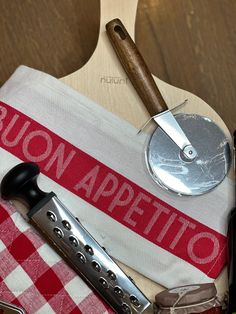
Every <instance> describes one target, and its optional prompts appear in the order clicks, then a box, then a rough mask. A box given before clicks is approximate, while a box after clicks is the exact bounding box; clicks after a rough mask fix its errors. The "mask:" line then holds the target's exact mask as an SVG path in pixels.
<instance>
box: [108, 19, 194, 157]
mask: <svg viewBox="0 0 236 314" xmlns="http://www.w3.org/2000/svg"><path fill="white" fill-rule="evenodd" d="M106 30H107V34H108V37H109V39H110V41H111V43H112V45H113V47H114V50H115V52H116V54H117V56H118V58H119V60H120V62H121V64H122V65H123V67H124V69H125V71H126V73H127V75H128V77H129V79H130V81H131V82H132V84H133V86H134V88H135V89H136V91H137V92H138V94H139V96H140V98H141V99H142V101H143V103H144V105H145V106H146V108H147V110H148V112H149V114H150V115H151V117H153V118H154V120H155V121H156V123H158V125H159V126H160V127H161V128H162V130H163V131H164V132H165V133H166V134H167V135H168V136H169V138H170V139H171V140H172V141H173V142H174V143H175V144H176V145H177V146H178V147H179V148H180V150H181V151H182V152H183V154H184V157H185V158H187V159H188V160H190V161H191V160H193V159H194V158H196V156H197V152H196V150H195V149H194V147H193V146H192V145H191V143H190V141H189V140H188V138H187V136H186V135H185V133H184V131H183V130H182V128H181V127H180V125H179V124H178V122H177V121H176V119H175V117H174V116H173V114H172V113H171V111H169V110H168V107H167V105H166V102H165V100H164V98H163V97H162V95H161V93H160V91H159V89H158V87H157V85H156V83H155V81H154V79H153V77H152V74H151V73H150V71H149V69H148V67H147V65H146V63H145V61H144V59H143V57H142V56H141V54H140V52H139V51H138V49H137V47H136V45H135V43H134V42H133V40H132V38H131V37H130V35H129V34H128V32H127V30H126V29H125V27H124V25H123V24H122V22H121V21H120V20H119V19H114V20H112V21H110V22H109V23H107V25H106Z"/></svg>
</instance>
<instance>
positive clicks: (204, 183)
mask: <svg viewBox="0 0 236 314" xmlns="http://www.w3.org/2000/svg"><path fill="white" fill-rule="evenodd" d="M106 30H107V34H108V37H109V39H110V41H111V43H112V45H113V47H114V50H115V52H116V54H117V56H118V58H119V59H120V62H121V64H122V65H123V67H124V69H125V71H126V73H127V75H128V77H129V79H130V81H131V82H132V84H133V86H134V87H135V89H136V91H137V92H138V94H139V96H140V98H141V99H142V101H143V103H144V105H145V106H146V108H147V110H148V112H149V114H150V116H151V118H152V119H153V120H154V121H155V122H156V124H157V125H158V127H156V129H155V131H154V132H153V134H152V135H151V136H150V139H149V142H148V145H147V147H146V150H145V157H146V158H145V159H146V164H147V167H148V170H149V173H150V174H151V176H152V178H153V179H154V180H155V182H157V183H159V184H160V185H161V186H162V187H163V188H165V189H168V190H171V191H174V192H176V193H177V194H180V195H201V194H204V193H206V192H209V191H210V190H212V189H213V188H214V187H216V186H217V185H218V184H220V182H222V180H223V179H224V178H225V176H226V174H227V172H228V170H229V168H230V164H231V150H230V145H229V142H228V140H227V138H226V136H225V134H224V133H223V132H222V130H221V129H220V128H219V127H218V126H217V125H216V124H215V123H214V122H213V121H212V120H211V119H209V118H208V117H204V116H200V115H197V114H177V115H175V116H174V115H173V114H172V112H171V111H170V110H169V109H168V106H167V104H166V102H165V100H164V98H163V97H162V95H161V93H160V91H159V89H158V87H157V85H156V83H155V81H154V79H153V77H152V75H151V73H150V71H149V69H148V67H147V65H146V64H145V62H144V60H143V58H142V56H141V54H140V53H139V51H138V49H137V47H136V45H135V43H134V42H133V40H132V39H131V37H130V36H129V34H128V32H127V30H126V29H125V27H124V25H123V24H122V22H121V21H120V20H119V19H114V20H112V21H110V22H109V23H107V25H106Z"/></svg>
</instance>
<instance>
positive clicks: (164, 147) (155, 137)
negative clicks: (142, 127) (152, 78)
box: [145, 114, 231, 195]
mask: <svg viewBox="0 0 236 314" xmlns="http://www.w3.org/2000/svg"><path fill="white" fill-rule="evenodd" d="M175 118H176V120H177V121H178V123H179V125H180V126H181V128H182V129H183V130H184V132H185V133H186V135H187V137H188V138H189V139H190V141H191V143H192V144H193V145H194V147H195V148H196V150H197V152H198V155H197V157H196V158H195V159H194V160H192V161H186V159H185V158H184V156H183V155H182V154H181V152H180V150H179V147H178V146H177V145H175V143H174V142H173V141H171V140H170V138H169V136H167V135H166V133H165V132H164V131H163V130H162V129H161V128H160V127H158V128H156V130H155V131H154V132H153V134H152V136H151V138H150V140H149V143H148V146H147V149H146V152H145V153H146V162H147V165H148V169H149V172H150V174H151V176H152V178H153V179H154V181H156V182H157V183H159V184H160V185H161V186H162V187H165V188H166V189H167V190H171V191H173V192H176V193H177V194H181V195H201V194H204V193H206V192H209V191H210V190H212V189H213V188H215V187H216V186H217V185H218V184H220V183H221V182H222V180H223V179H224V178H225V176H226V174H227V172H228V170H229V168H230V165H231V150H230V145H229V142H228V140H227V138H226V136H225V134H224V133H223V132H222V130H221V129H220V128H219V127H218V126H217V125H216V124H215V123H214V122H213V121H212V120H210V119H209V118H207V117H202V116H199V115H194V114H178V115H176V116H175Z"/></svg>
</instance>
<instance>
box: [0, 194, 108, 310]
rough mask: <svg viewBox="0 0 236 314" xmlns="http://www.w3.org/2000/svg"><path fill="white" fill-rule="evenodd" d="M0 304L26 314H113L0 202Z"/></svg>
mask: <svg viewBox="0 0 236 314" xmlns="http://www.w3.org/2000/svg"><path fill="white" fill-rule="evenodd" d="M0 300H3V301H5V302H9V303H12V304H15V305H18V306H21V307H23V308H24V309H25V311H26V313H29V314H32V313H40V314H41V313H42V314H43V313H57V314H67V313H68V314H69V313H71V314H80V313H86V314H105V313H106V314H108V313H114V312H113V311H112V310H111V309H110V308H109V307H108V306H107V305H105V304H104V303H103V301H102V300H100V298H99V297H98V296H97V295H95V294H94V293H93V292H92V291H91V290H90V288H89V287H88V286H87V285H86V284H85V283H84V282H83V281H82V279H81V278H80V277H79V276H78V275H77V274H76V273H75V272H74V271H73V270H72V269H71V268H70V267H69V266H67V264H66V263H65V262H64V261H63V260H62V259H61V258H60V257H59V256H58V255H57V254H56V253H55V252H54V251H53V249H51V248H50V247H49V245H47V244H46V243H45V241H44V239H43V238H41V236H40V235H39V234H38V233H37V231H36V230H35V229H34V228H33V227H32V226H30V224H28V223H27V222H26V221H24V219H23V218H22V217H21V215H20V214H19V213H18V212H17V211H16V209H15V207H13V206H12V205H10V204H9V203H7V202H5V201H3V200H1V201H0Z"/></svg>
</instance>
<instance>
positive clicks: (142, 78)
mask: <svg viewBox="0 0 236 314" xmlns="http://www.w3.org/2000/svg"><path fill="white" fill-rule="evenodd" d="M106 30H107V34H108V37H109V39H110V41H111V43H112V45H113V47H114V49H115V51H116V54H117V56H118V58H119V60H120V62H121V63H122V65H123V67H124V69H125V71H126V73H127V75H128V77H129V79H130V81H131V82H132V84H133V86H134V88H135V89H136V91H137V92H138V94H139V96H140V98H141V99H142V101H143V103H144V105H145V106H146V108H147V110H148V112H149V114H150V115H151V117H152V116H154V115H156V114H158V113H160V112H163V111H165V110H168V107H167V105H166V103H165V101H164V99H163V97H162V95H161V93H160V91H159V89H158V87H157V85H156V83H155V81H154V79H153V77H152V74H151V73H150V71H149V69H148V67H147V65H146V63H145V61H144V60H143V57H142V56H141V54H140V52H139V51H138V49H137V47H136V45H135V43H134V42H133V40H132V38H131V37H130V36H129V34H128V32H127V30H126V29H125V27H124V25H123V24H122V22H121V21H120V20H119V19H114V20H112V21H110V22H109V23H107V24H106Z"/></svg>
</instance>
